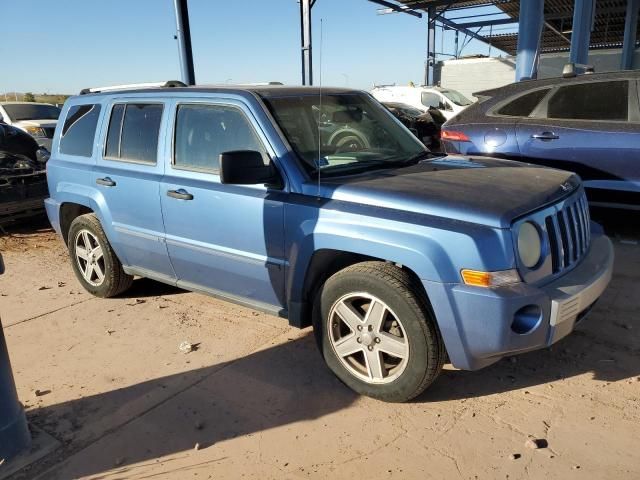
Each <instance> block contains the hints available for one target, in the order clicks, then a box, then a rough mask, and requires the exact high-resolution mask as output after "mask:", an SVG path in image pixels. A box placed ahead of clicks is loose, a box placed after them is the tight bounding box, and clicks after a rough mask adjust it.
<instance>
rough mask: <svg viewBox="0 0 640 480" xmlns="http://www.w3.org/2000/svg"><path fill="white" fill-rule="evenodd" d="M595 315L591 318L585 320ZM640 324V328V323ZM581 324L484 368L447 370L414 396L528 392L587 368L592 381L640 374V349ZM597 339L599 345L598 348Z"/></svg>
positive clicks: (438, 398)
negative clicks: (601, 337) (551, 343)
mask: <svg viewBox="0 0 640 480" xmlns="http://www.w3.org/2000/svg"><path fill="white" fill-rule="evenodd" d="M593 320H594V318H587V319H585V322H589V321H593ZM637 327H638V328H640V324H638V325H637ZM580 328H581V329H579V330H576V331H574V332H573V333H572V334H571V335H570V336H569V337H567V338H566V339H564V340H562V341H560V342H559V343H557V344H555V345H554V346H552V347H550V348H547V349H543V350H537V351H534V352H531V353H527V354H523V355H519V356H517V357H511V358H509V359H503V360H500V361H499V362H498V363H496V364H494V365H492V366H490V367H487V368H484V369H482V370H478V371H474V372H471V371H462V370H459V371H458V370H446V371H444V372H443V373H442V374H441V375H440V377H439V378H438V380H436V382H435V383H434V384H433V385H432V386H431V387H429V389H427V390H426V391H425V392H424V393H423V394H422V395H420V396H419V397H418V398H417V399H415V400H414V402H416V403H433V402H442V401H451V400H464V399H470V398H478V397H484V396H488V395H495V394H501V393H506V392H510V391H514V390H522V391H523V392H527V390H526V389H527V388H528V387H537V386H540V385H547V384H551V383H553V382H556V381H558V380H565V379H569V378H573V377H578V376H581V375H585V374H588V375H590V378H589V380H591V381H594V382H596V381H598V382H605V383H609V382H617V381H622V380H627V379H631V378H634V377H637V376H638V375H640V362H638V361H637V358H638V355H639V354H640V349H638V348H636V349H628V348H624V347H622V346H620V345H617V344H613V343H612V344H609V343H606V344H604V343H602V342H599V341H598V340H597V337H596V335H595V334H594V333H593V332H592V331H590V329H585V328H584V327H580ZM614 328H615V327H614ZM621 331H622V330H621ZM595 344H599V345H598V346H597V347H596V348H594V345H595ZM620 351H622V352H623V353H622V354H621V353H620ZM527 393H528V392H527Z"/></svg>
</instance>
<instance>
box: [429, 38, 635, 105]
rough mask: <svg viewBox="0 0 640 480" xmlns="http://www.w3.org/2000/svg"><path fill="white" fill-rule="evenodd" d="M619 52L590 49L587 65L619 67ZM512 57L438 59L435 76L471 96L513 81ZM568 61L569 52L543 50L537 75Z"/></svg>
mask: <svg viewBox="0 0 640 480" xmlns="http://www.w3.org/2000/svg"><path fill="white" fill-rule="evenodd" d="M621 55H622V51H621V50H620V49H615V50H594V51H592V52H590V54H589V64H590V65H593V66H594V68H595V71H596V72H612V71H617V70H620V60H621ZM515 60H516V59H515V57H511V56H509V57H502V58H496V57H491V58H463V59H460V60H445V61H442V62H438V65H437V67H436V69H437V72H436V78H439V80H440V85H441V86H442V87H445V88H451V89H455V90H458V91H460V92H462V93H463V94H464V95H466V96H467V97H469V98H471V97H472V94H473V93H474V92H479V91H482V90H488V89H490V88H497V87H501V86H503V85H507V84H509V83H513V82H514V81H515V76H516V64H515ZM567 63H569V52H562V53H545V54H543V55H541V57H540V65H539V67H538V78H550V77H559V76H560V75H561V74H562V68H563V67H564V66H565V65H566V64H567ZM633 66H634V69H640V49H639V50H636V53H635V57H634V64H633Z"/></svg>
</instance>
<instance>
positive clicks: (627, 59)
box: [620, 0, 640, 70]
mask: <svg viewBox="0 0 640 480" xmlns="http://www.w3.org/2000/svg"><path fill="white" fill-rule="evenodd" d="M639 12H640V0H627V16H626V19H625V24H624V44H623V47H622V62H621V64H620V68H621V69H622V70H631V69H632V68H633V56H634V55H635V53H636V35H637V33H638V14H639Z"/></svg>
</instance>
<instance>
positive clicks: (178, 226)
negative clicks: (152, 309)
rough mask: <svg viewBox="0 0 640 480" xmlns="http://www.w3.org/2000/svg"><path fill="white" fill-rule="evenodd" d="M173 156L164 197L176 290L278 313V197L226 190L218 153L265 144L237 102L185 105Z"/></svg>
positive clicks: (259, 190)
mask: <svg viewBox="0 0 640 480" xmlns="http://www.w3.org/2000/svg"><path fill="white" fill-rule="evenodd" d="M172 122H173V129H174V131H173V137H172V138H173V154H172V161H171V163H170V165H169V166H167V170H166V174H165V177H164V180H163V182H162V184H161V189H160V197H161V202H162V210H163V215H164V222H165V231H166V242H167V248H168V250H169V256H170V258H171V262H172V264H173V267H174V269H175V272H176V275H177V277H178V285H180V286H182V287H184V288H189V289H194V290H203V291H206V292H209V293H212V294H217V295H222V296H225V297H228V298H231V299H235V300H238V301H241V302H245V303H251V304H254V305H256V306H259V307H263V308H265V309H267V310H270V311H274V313H277V312H278V311H281V310H283V309H284V308H285V305H286V302H285V300H284V266H285V265H284V264H285V262H284V253H283V249H284V226H283V218H284V216H283V203H282V201H281V199H280V196H281V193H279V192H271V191H270V190H269V189H268V188H267V187H265V186H263V185H251V186H244V185H223V184H222V183H220V177H219V157H220V154H221V153H223V152H227V151H233V150H257V151H261V152H263V153H265V154H268V153H269V151H268V148H266V142H265V139H264V137H262V134H261V132H260V130H259V128H257V127H256V126H255V121H254V120H253V116H252V114H251V112H250V110H249V109H248V108H246V106H244V105H243V104H242V103H240V102H236V101H233V100H225V102H224V103H204V102H187V101H185V102H180V103H178V104H177V106H176V107H175V112H174V115H173V119H172Z"/></svg>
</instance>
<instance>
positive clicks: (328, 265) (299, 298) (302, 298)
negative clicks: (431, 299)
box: [289, 248, 428, 328]
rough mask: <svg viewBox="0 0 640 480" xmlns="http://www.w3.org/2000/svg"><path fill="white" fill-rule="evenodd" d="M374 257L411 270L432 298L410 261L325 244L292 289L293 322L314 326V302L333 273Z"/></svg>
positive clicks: (296, 324)
mask: <svg viewBox="0 0 640 480" xmlns="http://www.w3.org/2000/svg"><path fill="white" fill-rule="evenodd" d="M370 261H379V262H386V263H393V264H395V265H396V266H398V268H401V269H402V270H403V271H405V272H407V273H408V274H409V276H410V277H411V278H412V279H413V280H414V283H415V285H416V288H417V289H419V293H420V294H422V295H423V296H424V298H425V300H426V301H427V302H428V296H427V292H426V290H425V288H424V285H423V284H422V282H421V281H420V277H419V276H418V274H417V273H416V272H415V271H413V270H412V269H411V268H409V267H407V266H406V265H402V264H398V263H397V262H394V261H393V260H390V259H386V258H381V257H377V256H372V255H367V254H363V253H357V252H353V251H347V250H340V249H334V248H321V249H317V250H315V251H314V252H313V253H312V255H311V257H310V259H309V262H308V264H307V266H306V269H305V271H304V276H303V277H302V281H301V282H300V285H299V288H294V289H293V291H290V296H289V323H290V324H291V325H292V326H296V327H299V328H304V327H308V326H310V325H311V324H312V308H313V302H314V300H315V294H316V292H317V291H318V289H319V287H320V286H321V285H322V284H323V283H324V282H325V281H326V280H327V279H328V278H329V277H331V276H332V275H334V274H336V273H338V272H339V271H341V270H344V269H345V268H347V267H350V266H352V265H355V264H358V263H363V262H370Z"/></svg>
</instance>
